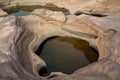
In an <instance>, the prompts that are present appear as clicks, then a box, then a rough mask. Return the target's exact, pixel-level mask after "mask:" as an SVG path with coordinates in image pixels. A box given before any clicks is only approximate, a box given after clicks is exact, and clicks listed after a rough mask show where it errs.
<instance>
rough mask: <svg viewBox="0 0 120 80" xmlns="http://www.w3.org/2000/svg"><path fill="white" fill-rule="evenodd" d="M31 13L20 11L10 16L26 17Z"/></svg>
mask: <svg viewBox="0 0 120 80" xmlns="http://www.w3.org/2000/svg"><path fill="white" fill-rule="evenodd" d="M29 14H30V12H29V11H18V12H15V13H11V14H10V15H14V16H26V15H29Z"/></svg>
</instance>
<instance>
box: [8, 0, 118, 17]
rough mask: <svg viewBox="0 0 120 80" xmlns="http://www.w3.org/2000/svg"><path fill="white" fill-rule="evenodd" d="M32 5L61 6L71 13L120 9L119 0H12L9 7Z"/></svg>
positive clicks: (94, 13)
mask: <svg viewBox="0 0 120 80" xmlns="http://www.w3.org/2000/svg"><path fill="white" fill-rule="evenodd" d="M49 4H52V5H49ZM30 5H41V6H45V7H55V6H56V7H61V8H65V9H68V10H69V11H70V13H71V14H78V13H79V14H83V13H85V14H93V15H108V14H111V13H115V12H119V11H120V6H119V5H120V1H119V0H110V1H109V0H69V1H66V0H47V1H46V0H32V1H31V0H10V1H9V5H8V6H7V7H12V6H30ZM53 5H54V6H53Z"/></svg>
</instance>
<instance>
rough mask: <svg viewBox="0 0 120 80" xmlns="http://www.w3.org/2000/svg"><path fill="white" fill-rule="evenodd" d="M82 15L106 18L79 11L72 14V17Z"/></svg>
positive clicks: (102, 15) (101, 15)
mask: <svg viewBox="0 0 120 80" xmlns="http://www.w3.org/2000/svg"><path fill="white" fill-rule="evenodd" d="M82 14H85V15H91V16H94V17H106V16H107V15H104V14H97V13H85V12H81V11H77V12H75V13H74V15H76V16H79V15H82Z"/></svg>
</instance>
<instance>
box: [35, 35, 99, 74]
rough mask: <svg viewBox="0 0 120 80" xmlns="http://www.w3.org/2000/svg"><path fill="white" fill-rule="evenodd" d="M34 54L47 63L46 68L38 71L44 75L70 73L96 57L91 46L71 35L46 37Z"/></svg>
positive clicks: (91, 61) (95, 52) (95, 59)
mask: <svg viewBox="0 0 120 80" xmlns="http://www.w3.org/2000/svg"><path fill="white" fill-rule="evenodd" d="M36 54H37V55H39V56H40V57H41V58H42V59H43V60H44V61H45V62H46V64H47V67H46V69H42V70H40V71H39V74H40V75H41V76H46V75H48V74H50V73H51V72H63V73H65V74H71V73H73V72H74V71H75V70H77V69H79V68H82V67H85V66H87V65H89V64H90V63H93V62H96V61H97V59H98V53H97V51H95V50H94V49H93V48H91V47H90V46H89V43H88V42H87V41H84V40H81V39H76V38H71V37H56V38H51V39H47V40H45V41H44V42H43V43H42V45H41V46H40V47H39V49H38V50H37V51H36Z"/></svg>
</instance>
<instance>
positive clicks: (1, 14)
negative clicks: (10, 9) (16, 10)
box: [0, 9, 8, 16]
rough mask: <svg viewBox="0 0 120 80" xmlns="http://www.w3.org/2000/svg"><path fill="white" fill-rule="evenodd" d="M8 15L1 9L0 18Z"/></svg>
mask: <svg viewBox="0 0 120 80" xmlns="http://www.w3.org/2000/svg"><path fill="white" fill-rule="evenodd" d="M6 15H8V14H7V12H5V11H3V10H2V9H0V16H6Z"/></svg>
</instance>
